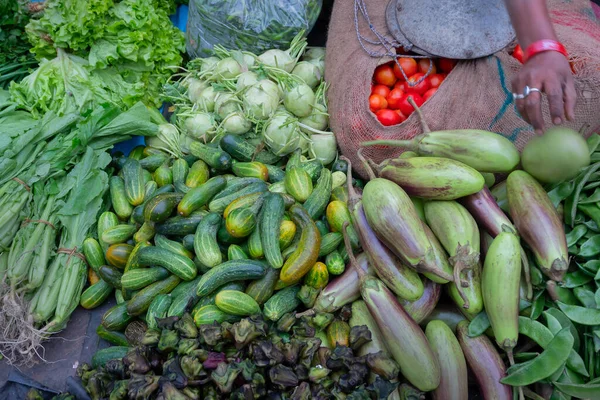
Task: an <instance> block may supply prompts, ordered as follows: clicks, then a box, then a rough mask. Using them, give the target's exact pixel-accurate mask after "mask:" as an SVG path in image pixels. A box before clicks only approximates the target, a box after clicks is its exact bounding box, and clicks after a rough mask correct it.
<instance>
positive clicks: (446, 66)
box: [438, 58, 456, 73]
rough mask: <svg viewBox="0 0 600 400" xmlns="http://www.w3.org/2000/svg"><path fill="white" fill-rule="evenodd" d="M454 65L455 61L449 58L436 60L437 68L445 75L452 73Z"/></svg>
mask: <svg viewBox="0 0 600 400" xmlns="http://www.w3.org/2000/svg"><path fill="white" fill-rule="evenodd" d="M455 65H456V60H451V59H449V58H440V59H439V60H438V67H440V69H441V70H442V71H443V72H445V73H448V72H450V71H452V69H453V68H454V66H455Z"/></svg>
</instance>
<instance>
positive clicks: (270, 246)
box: [259, 193, 285, 268]
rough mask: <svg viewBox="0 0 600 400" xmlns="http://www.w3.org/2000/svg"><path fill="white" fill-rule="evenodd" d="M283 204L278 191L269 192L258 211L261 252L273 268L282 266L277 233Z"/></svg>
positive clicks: (283, 207)
mask: <svg viewBox="0 0 600 400" xmlns="http://www.w3.org/2000/svg"><path fill="white" fill-rule="evenodd" d="M284 213H285V205H284V202H283V198H282V197H281V195H279V194H278V193H269V194H268V195H267V197H266V198H265V201H264V203H263V206H262V210H261V212H260V217H259V218H260V224H259V227H260V228H259V229H260V241H261V244H262V250H263V254H264V256H265V259H266V260H267V262H268V263H269V265H270V266H271V267H273V268H281V267H282V266H283V257H282V255H281V250H280V248H279V234H280V228H281V222H282V221H283V214H284Z"/></svg>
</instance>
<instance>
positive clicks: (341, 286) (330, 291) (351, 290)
mask: <svg viewBox="0 0 600 400" xmlns="http://www.w3.org/2000/svg"><path fill="white" fill-rule="evenodd" d="M356 261H357V264H358V267H359V268H360V269H361V270H362V271H364V272H365V273H366V274H367V275H375V271H374V270H373V268H372V267H371V266H370V265H369V263H368V261H367V256H366V254H364V253H361V254H359V255H358V256H356ZM359 298H360V280H359V275H358V273H357V272H356V268H346V270H345V271H344V273H343V274H342V275H340V276H338V277H337V278H335V279H333V280H332V281H331V282H329V283H328V284H327V286H325V287H324V288H323V289H322V290H321V293H319V296H318V297H317V300H316V301H315V305H314V307H313V308H314V309H315V311H317V312H327V313H332V312H335V311H337V310H339V309H340V308H342V307H343V306H345V305H346V304H350V303H352V302H353V301H354V300H356V299H359Z"/></svg>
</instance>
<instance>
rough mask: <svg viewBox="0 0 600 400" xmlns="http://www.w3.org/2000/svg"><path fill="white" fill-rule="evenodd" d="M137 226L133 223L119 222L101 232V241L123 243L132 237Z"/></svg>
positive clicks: (109, 243)
mask: <svg viewBox="0 0 600 400" xmlns="http://www.w3.org/2000/svg"><path fill="white" fill-rule="evenodd" d="M136 230H137V228H136V227H135V225H126V224H119V225H117V226H113V227H112V228H108V229H106V230H105V231H104V232H102V237H101V239H102V242H104V243H106V244H108V245H111V244H116V243H125V242H126V241H127V240H129V239H131V238H132V237H133V234H134V233H135V231H136Z"/></svg>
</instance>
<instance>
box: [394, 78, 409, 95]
mask: <svg viewBox="0 0 600 400" xmlns="http://www.w3.org/2000/svg"><path fill="white" fill-rule="evenodd" d="M394 89H400V90H402V91H403V92H404V93H406V81H400V80H398V82H396V84H395V85H394Z"/></svg>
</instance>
